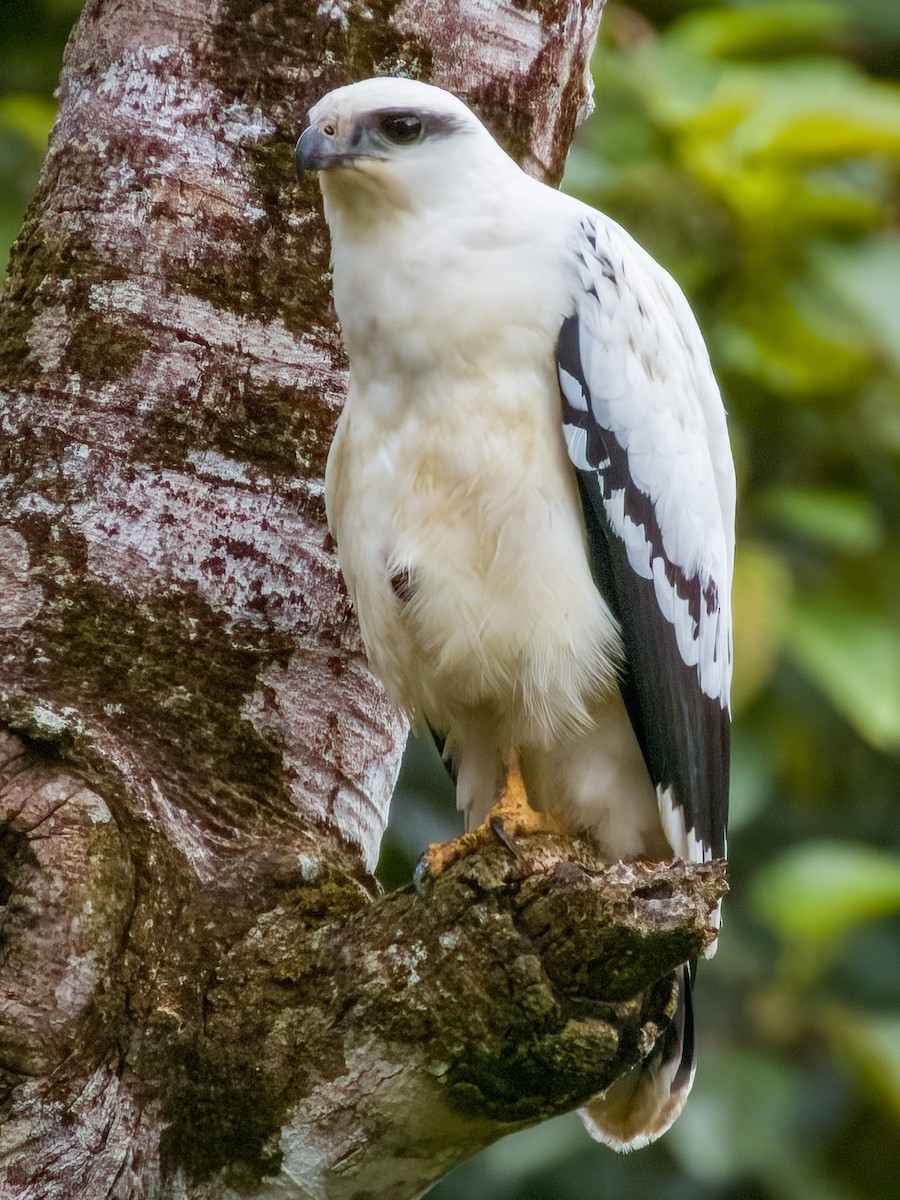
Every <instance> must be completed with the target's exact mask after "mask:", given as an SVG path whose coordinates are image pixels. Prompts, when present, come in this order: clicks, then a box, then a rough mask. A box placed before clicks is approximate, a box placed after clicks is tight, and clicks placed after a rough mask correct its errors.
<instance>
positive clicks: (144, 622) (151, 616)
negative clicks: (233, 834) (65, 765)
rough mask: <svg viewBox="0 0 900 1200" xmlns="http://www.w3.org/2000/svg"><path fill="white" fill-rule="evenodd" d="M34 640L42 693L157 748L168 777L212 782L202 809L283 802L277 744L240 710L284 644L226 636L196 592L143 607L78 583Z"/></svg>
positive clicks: (112, 591) (55, 604)
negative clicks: (209, 804)
mask: <svg viewBox="0 0 900 1200" xmlns="http://www.w3.org/2000/svg"><path fill="white" fill-rule="evenodd" d="M37 636H38V639H39V643H40V644H41V645H42V646H43V651H44V653H43V658H44V660H45V661H44V664H43V665H42V668H41V669H42V671H43V673H44V674H45V677H46V679H47V684H48V691H49V694H51V695H53V696H54V697H57V698H58V699H59V700H60V701H61V702H62V703H70V704H72V705H74V706H75V707H76V708H77V709H78V711H80V712H81V713H83V714H84V715H85V718H86V719H88V720H90V719H91V717H90V716H89V714H92V716H93V719H94V720H96V721H97V722H98V723H105V722H109V723H112V724H114V725H118V726H119V727H120V728H124V729H125V730H126V731H127V732H128V733H129V734H133V735H134V736H135V737H136V738H139V739H140V740H141V741H142V742H145V743H149V744H150V745H152V744H153V743H156V746H157V748H158V750H159V751H160V753H159V754H158V755H157V757H158V760H159V764H161V766H158V768H157V769H160V770H161V771H162V773H163V774H175V775H179V776H182V777H184V776H187V777H188V778H193V779H204V780H206V781H208V787H209V789H210V793H211V794H210V795H208V796H207V797H206V800H207V802H213V801H215V802H216V805H217V807H224V808H225V809H226V811H228V810H232V811H233V810H234V809H235V806H238V807H239V808H242V807H243V805H244V804H245V803H246V802H247V801H251V802H252V803H253V804H254V805H259V804H262V805H266V806H272V805H273V804H276V805H277V803H278V801H279V800H280V799H283V800H284V802H285V804H287V803H288V801H287V785H286V782H285V780H284V776H283V769H282V761H281V754H280V752H279V749H278V747H277V746H275V745H273V744H271V743H270V742H269V741H267V740H266V739H264V738H263V737H262V736H261V735H260V734H259V733H258V732H257V731H256V729H255V728H254V727H253V725H251V724H250V722H249V721H247V720H246V719H244V718H243V717H242V716H241V711H240V710H241V707H242V705H243V703H244V699H245V697H246V696H247V694H249V693H252V691H253V690H254V688H255V684H256V678H257V675H258V673H259V672H260V671H261V670H263V669H264V668H265V667H266V666H267V665H268V664H269V663H271V662H273V661H275V660H278V661H286V660H287V658H288V656H289V653H290V646H289V645H288V644H287V643H286V644H284V645H280V644H279V643H278V641H277V640H275V641H273V640H272V639H270V638H267V637H266V636H265V635H263V634H261V633H260V631H258V630H256V629H246V630H226V629H225V628H224V622H223V619H222V618H221V617H219V616H217V615H216V614H215V613H214V612H213V611H212V610H211V609H210V608H209V606H208V605H207V604H206V603H205V602H204V601H203V600H202V599H201V598H200V597H199V596H197V595H194V594H191V593H181V594H180V595H177V594H167V595H165V596H162V597H159V598H153V599H151V600H148V601H140V602H139V601H137V600H135V599H134V598H133V597H131V596H128V595H126V594H125V593H124V592H123V591H121V590H120V589H119V588H116V587H112V586H110V585H105V584H100V583H98V582H95V581H93V580H85V579H82V580H77V581H70V582H68V583H67V586H66V591H65V596H64V597H63V596H62V595H59V596H57V597H56V598H54V599H52V600H51V602H50V603H49V604H48V606H47V608H46V609H45V612H44V616H43V620H42V628H41V629H39V630H38V631H37Z"/></svg>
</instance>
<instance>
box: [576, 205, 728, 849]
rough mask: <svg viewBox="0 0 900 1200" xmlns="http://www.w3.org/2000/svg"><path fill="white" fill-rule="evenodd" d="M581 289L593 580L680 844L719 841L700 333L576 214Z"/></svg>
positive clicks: (627, 253)
mask: <svg viewBox="0 0 900 1200" xmlns="http://www.w3.org/2000/svg"><path fill="white" fill-rule="evenodd" d="M577 252H578V269H579V271H580V275H581V282H582V285H583V289H582V290H581V291H579V294H578V297H577V302H576V307H575V312H574V313H573V315H571V316H570V317H568V319H567V320H566V321H565V322H564V324H563V326H562V330H561V333H560V339H559V348H558V359H559V378H560V386H561V389H562V396H563V426H564V431H565V435H566V441H567V443H568V448H569V457H570V458H571V460H572V462H573V463H574V465H575V467H576V468H577V472H578V484H579V489H580V493H581V500H582V506H583V508H584V517H585V522H586V525H587V531H588V541H589V547H590V554H591V560H592V568H593V572H594V577H595V579H596V581H597V586H598V587H599V588H600V590H601V591H602V593H603V595H604V597H605V599H606V601H607V603H608V604H609V606H610V608H611V609H612V611H613V613H614V614H615V616H616V617H617V619H618V621H619V624H620V626H621V632H622V638H623V642H624V646H625V651H626V655H627V667H626V671H625V673H624V676H623V678H622V680H621V687H622V693H623V696H624V698H625V702H626V705H627V707H628V712H629V715H630V717H631V721H632V724H633V725H634V728H635V731H636V733H637V737H638V741H639V742H640V745H641V749H642V751H643V754H644V758H645V760H646V763H647V767H648V769H649V771H650V775H651V778H652V780H653V782H654V784H655V785H656V789H657V794H658V796H659V799H660V812H661V815H662V819H663V827H664V829H665V831H666V834H667V836H668V839H669V842H670V843H671V845H672V848H673V850H674V851H675V853H676V854H679V855H681V856H682V857H684V858H689V859H694V860H698V859H701V860H702V859H707V858H713V857H718V856H721V855H724V853H725V824H726V818H727V810H728V742H729V691H730V685H731V661H732V651H731V600H730V596H731V574H732V561H733V544H734V532H733V531H734V491H735V488H734V468H733V464H732V459H731V451H730V448H729V444H728V434H727V430H726V427H725V414H724V410H723V408H722V402H721V399H720V397H719V392H718V388H717V387H716V383H715V379H714V378H713V375H712V370H711V368H710V365H709V358H708V356H707V353H706V348H705V346H704V344H703V339H702V337H701V335H700V331H699V329H698V328H697V324H696V322H695V320H694V317H693V314H692V313H691V311H690V308H689V307H688V304H687V301H686V300H685V299H684V296H683V295H682V294H681V291H680V290H679V288H678V286H677V285H676V284H675V282H674V281H673V280H672V279H671V278H670V276H669V275H668V274H666V272H665V271H663V269H662V268H661V267H659V266H658V265H657V263H655V262H654V261H653V259H651V258H650V257H649V255H647V254H646V253H645V252H644V251H643V250H641V248H640V247H639V246H638V245H637V244H636V243H635V242H633V241H632V240H631V238H630V237H629V236H628V235H627V234H626V233H625V232H624V231H623V230H622V229H620V228H619V227H618V226H617V225H615V224H614V223H613V222H611V221H609V220H608V219H607V218H605V217H601V216H600V215H599V214H592V215H589V216H585V217H584V218H583V220H582V222H581V228H580V230H579V237H578V246H577Z"/></svg>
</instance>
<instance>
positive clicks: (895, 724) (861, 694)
mask: <svg viewBox="0 0 900 1200" xmlns="http://www.w3.org/2000/svg"><path fill="white" fill-rule="evenodd" d="M786 646H787V650H788V652H789V654H790V655H791V657H792V658H793V659H794V661H795V662H796V663H797V664H798V665H799V666H800V667H801V669H802V670H804V671H805V672H806V674H808V675H809V676H810V677H811V678H812V679H813V680H814V681H815V682H816V683H817V684H818V686H819V687H820V688H821V689H822V691H823V692H825V694H826V695H827V696H828V697H829V699H830V700H831V702H832V704H833V705H834V707H835V708H836V709H837V710H838V711H839V712H840V713H842V714H843V716H844V717H845V718H846V719H847V720H848V721H849V722H850V724H851V725H852V726H853V727H854V729H856V731H857V732H858V733H859V734H860V736H861V737H863V738H864V739H865V740H866V741H867V742H869V743H870V745H872V746H875V747H876V748H878V749H880V750H897V749H900V631H898V629H897V627H896V625H895V624H893V623H891V624H889V623H888V622H887V621H885V620H883V619H882V618H880V617H878V616H876V615H874V614H872V613H869V612H866V611H864V610H862V609H860V608H859V607H855V608H854V607H852V606H851V604H850V603H848V602H847V601H844V600H842V599H840V598H837V597H834V596H824V597H814V598H807V599H806V600H805V601H804V602H803V603H801V604H798V605H796V606H795V609H794V613H793V615H792V617H791V620H790V623H789V625H788V630H787V641H786Z"/></svg>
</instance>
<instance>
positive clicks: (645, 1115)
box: [580, 963, 694, 1150]
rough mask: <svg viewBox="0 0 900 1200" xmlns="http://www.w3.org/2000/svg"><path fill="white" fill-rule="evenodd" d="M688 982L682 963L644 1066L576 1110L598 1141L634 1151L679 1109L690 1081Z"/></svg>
mask: <svg viewBox="0 0 900 1200" xmlns="http://www.w3.org/2000/svg"><path fill="white" fill-rule="evenodd" d="M692 977H693V965H692V964H689V963H685V965H684V966H683V967H682V968H681V969H680V982H679V987H678V1006H677V1008H676V1011H675V1016H674V1018H673V1019H672V1023H671V1025H669V1026H668V1028H667V1029H665V1030H664V1031H663V1033H662V1034H661V1036H660V1037H659V1038H658V1039H657V1041H656V1044H655V1045H654V1047H653V1049H652V1050H651V1051H650V1053H649V1054H648V1055H647V1057H646V1058H645V1059H644V1061H643V1062H642V1063H639V1064H638V1065H637V1066H636V1067H632V1069H631V1070H630V1071H629V1072H628V1073H627V1074H626V1075H623V1076H622V1077H621V1078H620V1079H617V1080H616V1081H615V1083H613V1084H612V1085H611V1086H610V1087H608V1088H607V1089H606V1091H605V1092H602V1093H601V1094H600V1095H599V1096H595V1097H594V1099H593V1100H591V1101H590V1103H589V1104H586V1105H585V1106H584V1108H582V1109H581V1110H580V1111H581V1117H582V1120H583V1121H584V1123H585V1126H586V1127H587V1131H588V1133H589V1134H590V1135H591V1137H594V1138H596V1139H597V1141H598V1142H605V1143H606V1145H607V1146H612V1148H613V1149H614V1150H637V1149H638V1148H639V1147H641V1146H646V1145H647V1144H648V1143H649V1142H655V1141H656V1139H657V1138H658V1137H660V1136H661V1135H662V1134H664V1133H665V1132H666V1130H667V1129H668V1128H669V1127H670V1126H671V1125H672V1123H673V1122H674V1121H675V1119H676V1117H677V1116H678V1114H679V1113H680V1112H681V1110H682V1108H684V1102H685V1100H687V1098H688V1093H689V1092H690V1090H691V1084H692V1083H693V1082H694V1012H693V1006H692V1003H691V980H692Z"/></svg>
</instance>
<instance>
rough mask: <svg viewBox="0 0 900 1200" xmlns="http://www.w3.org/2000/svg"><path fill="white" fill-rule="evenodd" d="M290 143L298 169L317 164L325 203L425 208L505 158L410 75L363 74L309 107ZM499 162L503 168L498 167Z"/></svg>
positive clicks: (450, 101) (462, 111) (445, 99)
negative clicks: (379, 76) (293, 142)
mask: <svg viewBox="0 0 900 1200" xmlns="http://www.w3.org/2000/svg"><path fill="white" fill-rule="evenodd" d="M309 122H310V123H309V128H308V129H306V130H305V131H304V133H303V135H302V136H301V138H300V140H299V141H298V143H297V149H296V162H297V167H298V170H300V171H321V172H325V173H326V174H325V175H323V176H322V177H321V182H322V190H323V193H324V195H325V199H326V203H328V202H332V203H337V204H341V205H342V206H345V205H347V204H351V203H352V202H353V200H354V199H355V200H357V201H358V200H365V201H366V202H368V203H372V202H377V200H378V199H379V198H381V199H387V200H389V202H390V204H391V206H392V207H393V208H394V210H395V211H396V210H402V209H410V208H420V207H428V206H429V205H430V202H431V203H433V202H435V201H439V200H440V199H446V198H447V196H448V193H452V192H454V191H455V190H456V189H457V188H459V187H461V186H462V187H464V188H466V189H467V190H469V191H471V189H472V188H473V187H475V188H476V190H477V188H478V183H477V181H478V180H480V181H481V182H482V183H483V182H484V181H485V179H486V177H489V176H490V175H491V174H492V173H493V172H492V171H491V170H488V169H486V168H487V167H488V166H489V165H490V166H493V168H494V170H495V171H496V169H497V168H498V167H499V166H500V163H501V162H503V160H505V163H506V164H508V166H509V167H511V168H512V167H514V164H513V163H512V160H510V159H507V157H506V155H505V154H504V152H503V151H502V150H501V149H500V147H499V146H498V145H497V143H496V142H495V141H494V139H493V138H492V137H491V135H490V134H489V133H488V131H487V130H486V129H485V127H484V126H483V125H482V123H481V122H480V121H479V120H478V118H477V117H476V116H475V114H474V113H473V112H471V111H470V110H469V109H468V108H467V107H466V106H465V104H463V102H462V101H461V100H458V99H457V98H456V97H455V96H453V95H451V94H450V92H446V91H443V90H442V89H441V88H436V87H431V86H430V85H429V84H426V83H419V82H418V81H416V80H412V79H393V78H388V79H365V80H363V81H362V82H360V83H352V84H349V85H348V86H347V87H342V88H337V89H336V90H335V91H333V92H329V93H328V95H327V96H324V97H323V98H322V99H321V100H320V101H319V102H318V103H317V104H316V105H315V106H314V107H313V108H312V109H311V111H310V114H309ZM501 169H502V168H501Z"/></svg>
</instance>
